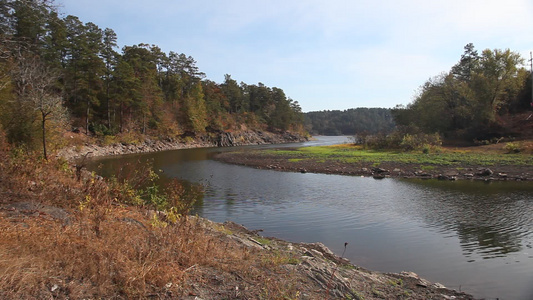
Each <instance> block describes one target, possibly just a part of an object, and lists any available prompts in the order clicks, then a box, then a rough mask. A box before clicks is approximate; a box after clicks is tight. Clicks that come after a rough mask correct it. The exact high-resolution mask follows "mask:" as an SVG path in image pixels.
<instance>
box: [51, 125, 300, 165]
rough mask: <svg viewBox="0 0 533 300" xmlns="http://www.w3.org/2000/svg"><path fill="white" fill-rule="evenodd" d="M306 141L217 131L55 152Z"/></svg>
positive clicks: (123, 151) (122, 151)
mask: <svg viewBox="0 0 533 300" xmlns="http://www.w3.org/2000/svg"><path fill="white" fill-rule="evenodd" d="M307 140H308V138H307V137H305V136H302V135H299V134H294V133H290V132H282V133H272V132H267V131H252V130H248V131H240V132H217V133H210V134H207V135H202V136H196V137H194V138H192V141H189V142H184V141H181V140H178V139H173V138H166V139H162V140H151V139H146V140H145V141H143V142H142V143H139V144H124V143H118V144H113V145H108V146H98V145H85V146H83V147H69V148H65V149H62V150H61V151H59V153H58V156H60V157H64V158H66V159H69V160H71V159H76V158H80V157H85V156H87V157H94V156H109V155H120V154H129V153H145V152H157V151H164V150H175V149H185V148H202V147H233V146H243V145H263V144H282V143H293V142H303V141H307Z"/></svg>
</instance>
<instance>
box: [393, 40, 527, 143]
mask: <svg viewBox="0 0 533 300" xmlns="http://www.w3.org/2000/svg"><path fill="white" fill-rule="evenodd" d="M524 63H525V59H524V58H523V57H521V56H520V54H518V53H516V52H513V51H511V50H509V49H505V50H501V49H494V50H491V49H485V50H483V51H482V52H481V53H479V52H478V51H477V50H476V49H475V47H474V45H473V44H472V43H469V44H467V45H466V46H465V47H464V53H463V54H462V56H461V58H460V60H459V62H457V63H456V64H455V65H454V66H452V68H451V69H450V70H449V71H448V72H444V73H442V74H440V75H438V76H435V77H433V78H430V79H429V80H428V81H426V83H425V84H424V85H422V86H421V87H420V89H419V91H418V94H417V95H416V96H415V100H414V101H413V102H412V103H410V104H408V105H407V106H398V107H396V108H395V109H393V116H394V119H395V121H396V123H397V124H398V125H399V126H404V127H409V128H411V129H416V130H420V131H422V132H425V133H438V134H440V135H441V136H443V137H444V138H446V139H451V140H466V141H472V140H490V139H494V138H501V137H508V136H512V137H517V136H518V137H519V136H523V137H530V135H531V134H532V132H528V131H530V130H531V129H530V128H531V126H530V125H529V127H528V125H527V124H525V123H524V122H526V121H527V118H528V116H530V110H531V108H532V105H533V100H532V95H531V72H529V71H528V70H526V68H525V67H524ZM522 115H524V116H522ZM516 116H518V117H516ZM512 123H516V124H514V125H515V126H513V124H512ZM518 123H524V124H518ZM529 123H531V121H530V122H529ZM528 128H529V129H528Z"/></svg>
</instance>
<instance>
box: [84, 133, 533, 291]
mask: <svg viewBox="0 0 533 300" xmlns="http://www.w3.org/2000/svg"><path fill="white" fill-rule="evenodd" d="M346 141H347V139H346V138H345V137H318V139H317V140H316V141H311V142H306V143H301V144H290V145H275V146H248V147H243V148H245V149H246V148H261V147H284V146H291V147H293V146H312V145H327V144H335V143H342V142H346ZM231 150H235V148H206V149H187V150H174V151H165V152H157V153H148V154H132V155H123V156H117V157H107V158H98V159H95V160H94V161H92V162H91V164H90V166H89V169H93V170H96V166H97V165H99V166H100V167H99V169H98V170H99V171H98V172H100V173H101V174H103V175H104V176H106V175H111V174H113V173H114V172H115V171H116V170H118V169H119V168H120V167H121V166H124V165H125V164H132V165H135V164H138V163H139V162H143V161H146V160H151V161H152V162H153V167H154V169H155V170H157V171H158V172H160V175H161V180H162V181H164V180H168V178H179V179H183V180H187V181H190V182H196V183H202V184H204V185H205V186H206V193H205V195H204V197H203V201H199V203H198V204H197V205H196V207H195V210H194V212H193V213H196V214H198V215H200V216H203V217H206V218H208V219H211V220H213V221H217V222H224V221H226V220H230V221H233V222H236V223H239V224H243V225H244V226H246V227H247V228H249V229H252V230H254V229H262V230H263V231H262V233H261V234H262V235H264V236H274V237H277V238H281V239H285V240H288V241H293V242H322V243H324V244H325V245H326V246H328V247H329V248H330V249H332V250H333V251H334V252H336V253H339V254H340V253H342V251H343V249H344V243H345V242H347V243H348V247H347V250H346V253H345V257H347V258H348V259H350V260H351V261H352V263H354V264H356V265H359V266H361V267H364V268H367V269H371V270H376V271H382V272H401V271H413V272H415V273H418V274H419V275H420V276H422V277H424V278H426V279H428V280H430V281H433V282H440V283H442V284H444V285H445V286H447V287H450V288H453V289H456V290H462V291H465V292H468V293H471V294H473V295H474V296H475V297H476V298H487V299H496V298H499V299H528V300H531V299H533V184H532V183H530V182H492V183H485V182H477V181H476V182H472V181H455V182H448V181H434V180H414V179H411V180H403V179H382V180H375V179H372V178H362V177H355V176H341V175H325V174H312V173H306V174H301V173H290V172H278V171H271V170H258V169H253V168H248V167H243V166H235V165H229V164H224V163H221V162H217V161H214V160H212V159H211V157H212V156H213V155H214V154H215V153H217V152H220V151H231Z"/></svg>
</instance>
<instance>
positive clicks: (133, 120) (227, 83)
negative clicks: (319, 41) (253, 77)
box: [0, 0, 303, 143]
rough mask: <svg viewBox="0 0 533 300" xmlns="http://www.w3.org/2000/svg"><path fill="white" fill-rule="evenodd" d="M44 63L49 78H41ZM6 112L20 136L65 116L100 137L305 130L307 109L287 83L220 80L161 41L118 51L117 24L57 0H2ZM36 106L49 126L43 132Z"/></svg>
mask: <svg viewBox="0 0 533 300" xmlns="http://www.w3.org/2000/svg"><path fill="white" fill-rule="evenodd" d="M37 69H39V70H41V73H43V72H44V73H46V75H44V77H43V76H42V75H43V74H40V77H36V76H34V75H35V74H32V72H33V73H36V70H37ZM44 78H46V80H44ZM45 81H46V82H45ZM39 85H44V86H42V87H39V88H37V87H38V86H39ZM36 89H38V90H39V93H40V94H39V95H37V96H36V95H34V94H35V93H37V90H36ZM32 93H33V95H31V94H32ZM31 99H33V100H31ZM45 103H46V104H45ZM41 108H42V109H41ZM63 108H67V109H68V113H67V111H66V110H65V109H63ZM0 111H1V112H0V124H1V125H2V126H3V128H4V130H5V131H6V132H7V136H8V138H9V139H10V141H12V142H16V143H29V142H30V141H31V140H32V139H35V138H36V137H37V136H38V135H45V134H43V133H44V129H45V128H46V127H47V126H48V127H53V126H58V124H59V123H58V121H57V120H59V119H62V120H65V118H66V119H67V120H68V122H69V123H70V124H72V126H74V127H76V128H82V130H83V132H85V133H88V134H89V133H92V134H98V135H114V134H117V133H124V132H138V133H147V134H151V135H166V136H172V135H183V134H186V135H195V134H204V133H206V132H219V131H229V130H236V129H241V128H243V126H244V127H247V128H252V129H263V130H271V131H285V130H294V131H303V116H302V113H301V108H300V106H299V104H298V102H296V101H293V100H292V99H290V98H288V97H287V96H286V95H285V93H284V92H283V90H282V89H280V88H276V87H274V88H270V87H267V86H265V85H263V84H262V83H258V84H245V83H243V82H241V83H237V81H236V80H234V79H233V78H231V76H230V75H226V76H225V80H224V82H223V83H215V82H213V81H210V80H207V79H206V78H205V74H204V73H203V72H201V71H200V70H199V68H198V67H197V66H196V61H195V60H194V59H193V58H192V57H191V56H187V55H185V54H183V53H178V52H173V51H170V52H169V53H165V52H163V51H162V50H161V49H160V48H159V47H158V46H156V45H147V44H138V45H132V46H125V47H123V48H122V49H121V50H120V51H119V50H118V49H117V35H116V34H115V32H114V31H113V30H112V29H110V28H105V29H102V28H100V27H98V26H97V25H96V24H94V23H91V22H88V23H84V22H82V21H81V20H80V19H79V18H78V17H76V16H71V15H69V16H66V17H64V18H63V17H60V16H59V14H58V11H57V9H56V8H55V6H54V1H53V0H0ZM36 112H40V113H41V115H40V117H39V118H40V119H41V121H42V124H41V125H42V126H41V125H39V126H40V127H42V128H43V130H36V126H37V122H36V120H39V118H37V117H36ZM56 117H57V118H56ZM47 121H48V123H47ZM62 124H64V123H62ZM39 126H37V127H39Z"/></svg>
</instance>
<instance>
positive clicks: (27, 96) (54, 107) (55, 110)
mask: <svg viewBox="0 0 533 300" xmlns="http://www.w3.org/2000/svg"><path fill="white" fill-rule="evenodd" d="M13 71H14V74H13V78H14V79H15V80H14V83H15V90H16V93H17V96H18V97H17V98H18V99H17V100H18V101H20V102H21V104H23V105H28V106H29V107H30V108H31V109H33V110H35V111H36V112H38V114H39V117H40V121H41V130H42V144H43V155H44V158H45V159H48V155H47V150H46V142H47V140H46V122H47V121H48V120H50V119H56V120H61V119H62V118H63V117H64V116H65V108H64V107H63V105H62V98H61V96H60V92H59V91H58V89H57V87H56V83H57V80H58V77H59V74H58V73H57V72H56V71H54V70H52V69H51V68H50V67H48V66H46V65H44V64H43V63H42V62H41V61H40V59H39V57H38V56H30V57H27V56H22V57H20V58H19V59H18V65H17V68H15V69H14V70H13Z"/></svg>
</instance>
